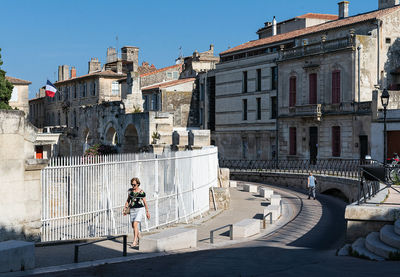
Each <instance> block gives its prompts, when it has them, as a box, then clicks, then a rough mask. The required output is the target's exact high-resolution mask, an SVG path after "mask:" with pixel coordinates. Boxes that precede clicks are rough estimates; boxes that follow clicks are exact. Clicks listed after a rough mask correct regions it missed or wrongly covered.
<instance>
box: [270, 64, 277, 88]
mask: <svg viewBox="0 0 400 277" xmlns="http://www.w3.org/2000/svg"><path fill="white" fill-rule="evenodd" d="M271 77H272V78H271V79H272V80H271V81H272V83H271V90H275V89H277V87H278V67H277V66H274V67H271Z"/></svg>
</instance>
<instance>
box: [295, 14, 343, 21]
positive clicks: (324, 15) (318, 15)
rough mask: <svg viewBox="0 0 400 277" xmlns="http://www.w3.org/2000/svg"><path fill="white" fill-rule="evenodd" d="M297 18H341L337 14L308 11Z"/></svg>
mask: <svg viewBox="0 0 400 277" xmlns="http://www.w3.org/2000/svg"><path fill="white" fill-rule="evenodd" d="M296 17H297V18H311V19H326V20H336V19H339V16H337V15H336V14H322V13H306V14H303V15H300V16H296Z"/></svg>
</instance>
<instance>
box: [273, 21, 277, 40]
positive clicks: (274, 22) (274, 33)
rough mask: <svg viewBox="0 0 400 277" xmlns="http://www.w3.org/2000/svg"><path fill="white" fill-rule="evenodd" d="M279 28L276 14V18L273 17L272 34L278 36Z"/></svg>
mask: <svg viewBox="0 0 400 277" xmlns="http://www.w3.org/2000/svg"><path fill="white" fill-rule="evenodd" d="M276 34H277V30H276V18H275V16H274V19H272V35H273V36H276Z"/></svg>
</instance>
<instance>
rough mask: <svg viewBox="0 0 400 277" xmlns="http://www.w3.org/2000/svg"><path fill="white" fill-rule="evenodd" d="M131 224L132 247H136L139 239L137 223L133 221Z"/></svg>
mask: <svg viewBox="0 0 400 277" xmlns="http://www.w3.org/2000/svg"><path fill="white" fill-rule="evenodd" d="M132 224H133V245H137V243H138V237H139V222H138V221H134V222H133V223H132Z"/></svg>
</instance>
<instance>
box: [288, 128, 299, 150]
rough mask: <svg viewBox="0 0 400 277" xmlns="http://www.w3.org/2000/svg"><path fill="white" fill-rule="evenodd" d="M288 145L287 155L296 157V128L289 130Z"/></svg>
mask: <svg viewBox="0 0 400 277" xmlns="http://www.w3.org/2000/svg"><path fill="white" fill-rule="evenodd" d="M289 144H290V150H289V155H296V152H297V149H296V127H290V128H289Z"/></svg>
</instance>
